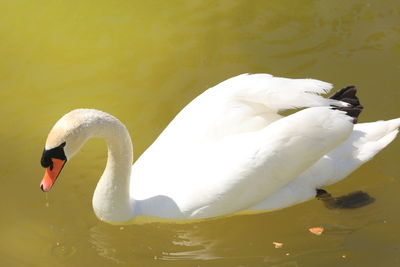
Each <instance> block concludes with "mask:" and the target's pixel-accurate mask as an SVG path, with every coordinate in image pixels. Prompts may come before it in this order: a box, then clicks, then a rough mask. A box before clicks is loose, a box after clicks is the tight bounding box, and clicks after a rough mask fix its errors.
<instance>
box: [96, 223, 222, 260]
mask: <svg viewBox="0 0 400 267" xmlns="http://www.w3.org/2000/svg"><path fill="white" fill-rule="evenodd" d="M199 225H200V226H201V227H199ZM204 227H206V228H207V223H196V224H159V223H151V224H144V225H131V226H126V227H119V226H109V225H105V224H103V223H98V224H97V225H95V226H93V227H91V228H90V243H91V245H92V246H93V248H94V249H95V250H96V251H97V254H98V255H99V256H101V257H103V258H106V259H108V260H110V261H113V262H116V263H127V262H132V261H137V260H139V259H142V260H145V259H146V260H149V259H152V260H210V259H217V258H221V256H219V255H218V253H217V251H218V249H217V246H218V244H219V243H220V241H218V240H216V239H213V238H212V237H210V234H207V231H204V230H205V228H204ZM202 229H203V230H202ZM211 233H212V231H211Z"/></svg>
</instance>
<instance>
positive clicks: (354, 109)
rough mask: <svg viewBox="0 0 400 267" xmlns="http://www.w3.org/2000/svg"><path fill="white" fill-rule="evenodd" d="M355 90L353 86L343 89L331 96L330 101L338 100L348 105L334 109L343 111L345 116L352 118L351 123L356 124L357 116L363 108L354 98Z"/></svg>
mask: <svg viewBox="0 0 400 267" xmlns="http://www.w3.org/2000/svg"><path fill="white" fill-rule="evenodd" d="M356 94H357V89H356V87H355V86H353V85H351V86H347V87H345V88H342V89H340V90H339V91H337V92H336V93H335V94H333V95H332V96H331V97H329V98H330V99H334V100H340V101H343V102H346V103H349V104H350V106H348V107H336V106H335V107H334V108H335V109H339V110H342V111H345V112H346V114H347V115H349V116H350V117H352V118H353V122H354V123H357V119H358V116H359V115H360V113H361V111H362V110H363V108H364V107H363V106H362V105H361V104H360V100H359V99H358V97H357V96H356Z"/></svg>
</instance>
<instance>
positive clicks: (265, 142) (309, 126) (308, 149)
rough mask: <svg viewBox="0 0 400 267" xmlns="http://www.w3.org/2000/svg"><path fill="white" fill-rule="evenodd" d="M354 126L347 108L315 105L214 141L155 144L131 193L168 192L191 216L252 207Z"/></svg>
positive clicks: (138, 170) (141, 196)
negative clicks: (180, 146) (174, 147)
mask: <svg viewBox="0 0 400 267" xmlns="http://www.w3.org/2000/svg"><path fill="white" fill-rule="evenodd" d="M352 129H353V124H352V118H351V117H349V116H347V115H345V113H344V112H342V111H339V110H332V109H330V108H328V107H316V108H308V109H305V110H302V111H299V112H297V113H295V114H293V115H290V116H287V117H285V118H283V119H281V120H278V121H275V122H273V123H271V124H270V125H269V126H267V127H265V128H264V129H262V130H260V131H257V132H251V133H244V134H239V135H236V136H228V137H226V138H224V139H223V140H221V141H220V142H216V143H214V144H212V145H202V146H192V147H188V148H187V149H186V150H180V151H179V152H178V153H175V152H174V151H169V153H164V154H163V152H162V149H161V150H158V149H157V146H155V147H153V149H151V150H149V151H148V153H147V155H146V157H145V160H144V161H140V160H139V162H138V163H137V164H138V165H137V166H134V170H133V175H134V181H136V182H135V183H133V187H131V193H132V195H133V196H136V197H138V198H139V199H145V198H150V197H153V196H157V195H164V196H167V197H169V198H171V199H173V200H174V202H175V203H176V205H177V206H178V207H179V210H180V211H181V212H182V214H184V217H186V218H204V217H212V216H219V215H224V214H229V213H232V212H236V211H240V210H243V209H248V208H249V207H251V206H253V205H255V204H257V203H259V202H260V201H262V200H263V199H265V198H266V197H268V196H269V195H271V194H272V193H273V192H275V191H277V190H279V189H280V188H282V187H283V186H284V185H286V184H287V183H289V182H290V181H291V180H292V179H293V178H295V177H297V176H298V175H300V174H301V173H302V172H303V171H304V170H306V169H307V168H309V167H310V166H311V165H313V164H314V163H315V162H316V161H317V160H318V159H320V158H321V157H322V156H323V155H325V154H326V153H327V152H329V151H330V150H332V149H333V148H335V147H336V146H338V145H339V144H341V143H342V142H343V141H345V140H346V139H347V138H348V136H349V135H350V134H351V132H352ZM160 148H161V147H160ZM152 162H156V163H160V164H159V165H158V166H154V165H152ZM135 165H136V164H135ZM135 171H136V172H135Z"/></svg>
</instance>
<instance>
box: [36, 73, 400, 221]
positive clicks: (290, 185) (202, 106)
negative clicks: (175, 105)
mask: <svg viewBox="0 0 400 267" xmlns="http://www.w3.org/2000/svg"><path fill="white" fill-rule="evenodd" d="M331 88H332V86H331V84H329V83H325V82H322V81H318V80H313V79H288V78H278V77H273V76H271V75H268V74H253V75H248V74H243V75H239V76H237V77H233V78H231V79H228V80H226V81H224V82H222V83H220V84H218V85H217V86H215V87H212V88H210V89H208V90H207V91H205V92H204V93H203V94H201V95H200V96H198V97H197V98H195V99H194V100H193V101H192V102H191V103H189V104H188V105H187V106H186V107H185V108H184V109H183V110H182V111H181V112H180V113H179V114H178V115H177V116H176V117H175V118H174V119H173V120H172V122H171V123H170V124H169V125H168V127H167V128H166V129H165V130H164V131H163V132H162V134H161V135H160V136H159V137H158V138H157V140H156V141H155V142H154V143H153V144H152V145H151V146H150V147H149V148H148V149H147V151H145V152H144V153H143V155H141V157H140V158H139V159H138V160H137V161H136V162H135V164H134V165H133V166H132V165H131V164H132V162H133V155H132V143H131V139H130V136H129V133H128V130H127V129H126V128H125V126H124V125H123V124H122V123H121V122H120V121H119V120H118V119H116V118H115V117H113V116H111V115H109V114H107V113H104V112H102V111H98V110H93V109H77V110H73V111H71V112H69V113H68V114H66V115H64V116H63V117H62V118H61V119H60V120H59V121H58V122H57V123H56V124H55V125H54V127H53V128H52V130H51V131H50V133H49V136H48V138H47V141H46V146H45V150H44V152H43V156H42V162H41V163H42V166H43V167H45V168H46V173H45V176H44V178H43V180H42V183H41V188H42V190H43V191H48V190H49V189H50V188H51V186H52V185H53V183H54V182H55V180H56V178H57V176H58V174H59V173H60V171H61V169H62V167H63V166H64V164H65V162H66V161H67V160H70V159H71V158H72V157H73V155H74V154H75V153H76V152H78V151H79V149H80V148H81V147H82V145H83V144H84V143H85V142H86V140H87V139H88V138H90V137H102V138H105V139H106V141H107V144H108V160H107V165H106V168H105V170H104V173H103V175H102V176H101V178H100V180H99V182H98V184H97V187H96V190H95V193H94V196H93V208H94V211H95V213H96V215H97V217H98V218H99V219H100V220H103V221H106V222H109V223H114V224H118V223H121V224H126V223H129V222H131V221H132V219H133V218H134V217H135V216H138V215H147V216H152V217H157V218H164V219H172V220H182V219H195V218H209V217H215V216H221V215H228V214H232V213H236V212H239V211H249V210H250V211H251V210H252V211H266V210H275V209H281V208H284V207H288V206H291V205H294V204H296V203H300V202H302V201H305V200H307V199H310V198H312V197H314V196H315V194H316V189H318V188H321V187H324V186H327V185H330V184H332V183H335V182H337V181H339V180H341V179H343V178H344V177H346V176H347V175H348V174H349V173H351V172H352V171H353V170H355V169H356V168H357V167H359V166H360V165H361V164H363V163H365V162H366V161H368V160H369V159H371V158H372V157H373V156H374V155H375V154H376V153H378V152H379V151H380V150H381V149H383V148H384V147H385V146H387V145H388V144H389V143H390V142H391V141H392V140H393V139H394V138H395V137H396V135H397V133H398V129H397V128H398V127H399V126H400V118H398V119H394V120H389V121H378V122H373V123H361V124H355V125H353V119H354V118H356V117H357V116H358V114H359V112H360V111H361V109H360V106H359V103H358V99H357V98H356V97H355V89H354V88H351V90H350V91H351V92H350V93H349V94H350V96H348V95H349V94H348V92H344V95H343V92H340V93H337V94H336V95H335V97H333V99H332V98H323V97H321V96H319V95H318V94H321V93H326V92H328V91H330V89H331ZM349 88H350V87H349ZM342 91H343V90H342ZM345 91H346V90H345ZM346 94H347V96H346ZM335 99H337V100H335ZM340 100H343V101H346V102H349V103H350V104H349V103H345V102H342V101H340ZM354 101H355V102H357V103H355V102H354ZM332 106H335V108H332ZM300 107H307V108H306V109H303V110H301V111H298V112H296V113H294V114H292V115H289V116H286V117H283V116H281V115H279V114H278V112H279V111H282V110H287V109H293V108H300ZM351 116H353V117H351ZM353 126H354V127H353Z"/></svg>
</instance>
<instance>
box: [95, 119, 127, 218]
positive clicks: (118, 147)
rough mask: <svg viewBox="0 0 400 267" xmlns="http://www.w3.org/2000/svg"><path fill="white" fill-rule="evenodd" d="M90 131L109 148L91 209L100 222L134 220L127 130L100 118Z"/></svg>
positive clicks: (118, 123)
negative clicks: (130, 191) (130, 190)
mask: <svg viewBox="0 0 400 267" xmlns="http://www.w3.org/2000/svg"><path fill="white" fill-rule="evenodd" d="M90 128H92V129H91V131H90V132H91V133H90V136H89V137H102V138H104V139H106V142H107V146H108V159H107V165H106V168H105V170H104V172H103V174H102V176H101V178H100V180H99V182H98V183H97V186H96V190H95V192H94V195H93V201H92V203H93V209H94V211H95V214H96V216H97V217H98V218H99V219H101V220H102V221H106V222H109V223H119V222H126V221H128V220H129V219H131V218H132V217H133V216H134V212H133V205H134V203H133V199H131V198H130V195H129V183H130V177H131V167H132V162H133V152H132V142H131V138H130V136H129V133H128V130H127V129H126V127H125V126H124V125H123V124H122V123H121V122H120V121H119V120H117V119H116V118H114V117H112V116H107V117H106V118H102V117H101V116H100V117H99V118H97V119H96V120H94V121H93V125H92V127H90Z"/></svg>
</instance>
